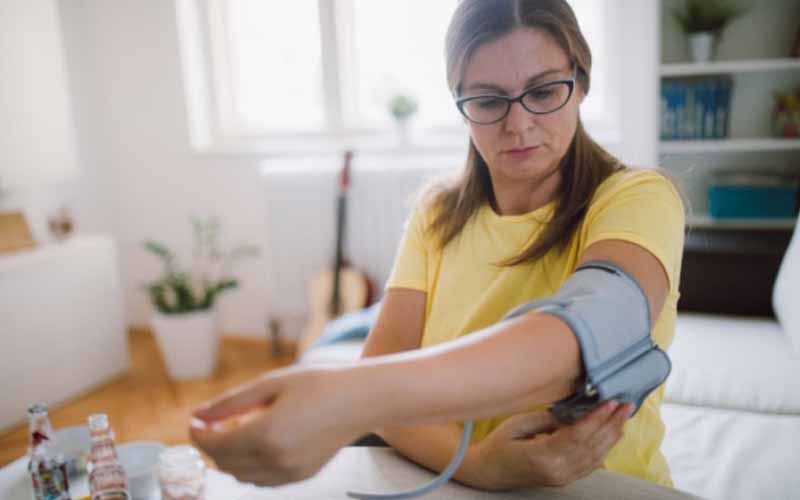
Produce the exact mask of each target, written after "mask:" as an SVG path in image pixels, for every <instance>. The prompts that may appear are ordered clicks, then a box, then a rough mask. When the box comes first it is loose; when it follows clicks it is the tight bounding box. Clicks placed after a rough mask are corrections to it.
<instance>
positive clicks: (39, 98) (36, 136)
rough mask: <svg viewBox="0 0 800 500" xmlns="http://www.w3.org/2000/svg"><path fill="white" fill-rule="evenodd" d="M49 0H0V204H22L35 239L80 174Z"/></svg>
mask: <svg viewBox="0 0 800 500" xmlns="http://www.w3.org/2000/svg"><path fill="white" fill-rule="evenodd" d="M62 40H63V38H62V33H61V26H60V22H59V17H58V9H57V5H56V2H55V0H4V1H3V2H0V75H1V76H0V188H2V190H3V191H4V194H0V198H2V200H0V208H3V209H9V210H21V211H23V212H24V213H25V214H26V216H27V218H28V222H29V225H31V226H32V229H33V231H34V237H35V238H36V239H37V240H39V241H43V240H47V232H46V229H45V225H44V221H45V218H46V215H48V214H49V213H52V212H53V211H54V210H55V208H56V207H57V204H58V199H57V198H56V197H54V196H53V192H57V191H58V190H59V189H63V188H64V186H66V185H69V184H70V183H74V182H75V180H76V177H77V175H78V164H77V158H76V157H77V148H76V142H75V124H74V121H73V110H72V103H71V100H70V95H69V86H68V80H67V74H66V61H65V57H64V47H63V43H62Z"/></svg>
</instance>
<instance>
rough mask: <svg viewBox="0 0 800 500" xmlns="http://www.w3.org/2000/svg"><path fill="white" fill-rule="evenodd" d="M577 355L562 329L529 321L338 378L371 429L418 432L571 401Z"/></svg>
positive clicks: (372, 363)
mask: <svg viewBox="0 0 800 500" xmlns="http://www.w3.org/2000/svg"><path fill="white" fill-rule="evenodd" d="M581 370H582V368H581V359H580V349H579V346H578V342H577V340H576V339H575V336H574V335H573V333H572V332H571V331H570V329H569V327H568V326H567V325H566V324H565V323H564V322H563V321H562V320H560V319H558V318H556V317H554V316H550V315H547V314H528V315H524V316H521V317H519V318H515V319H513V320H510V321H505V322H502V323H499V324H495V325H492V326H490V327H488V328H486V329H484V330H481V331H478V332H475V333H472V334H470V335H467V336H465V337H462V338H460V339H458V340H455V341H453V342H448V343H446V344H442V345H439V346H435V347H431V348H427V349H423V350H418V351H413V352H408V353H398V354H392V355H388V356H379V357H375V358H370V359H365V360H362V361H360V362H359V363H358V364H357V365H353V366H351V367H350V368H348V369H345V370H342V371H340V373H339V374H338V376H341V377H343V378H345V379H347V380H342V383H344V384H346V387H349V388H350V389H351V390H353V391H355V392H357V393H358V394H353V397H355V398H356V399H365V404H366V403H367V402H369V401H373V402H374V401H381V404H369V405H367V406H368V407H369V411H368V412H365V413H364V414H363V415H362V418H364V419H365V420H366V421H365V422H364V423H365V424H366V425H368V426H369V427H370V428H378V427H384V426H388V425H393V424H403V425H421V424H431V423H442V422H455V421H464V420H473V419H479V418H487V417H490V416H495V415H500V414H504V415H507V414H513V413H516V412H520V411H524V410H526V409H528V408H532V407H536V406H540V405H545V404H548V403H552V402H554V401H557V400H558V399H561V398H563V397H566V396H568V395H570V394H572V393H573V392H574V390H575V388H576V384H577V382H578V380H579V378H580V376H581Z"/></svg>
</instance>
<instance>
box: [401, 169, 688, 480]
mask: <svg viewBox="0 0 800 500" xmlns="http://www.w3.org/2000/svg"><path fill="white" fill-rule="evenodd" d="M554 207H555V203H554V202H553V203H549V204H548V205H545V206H543V207H540V208H538V209H537V210H534V211H533V212H529V213H526V214H523V215H512V216H499V215H497V214H496V213H495V212H494V210H493V209H492V208H491V207H490V206H489V205H488V204H485V205H484V206H483V207H481V208H480V209H479V210H478V211H477V212H476V213H475V214H474V215H473V216H472V217H471V218H470V220H469V221H468V222H467V224H466V225H465V226H464V228H463V230H462V231H461V232H460V233H459V234H458V235H457V236H456V237H455V238H453V240H451V241H450V242H449V243H448V244H447V246H445V248H444V249H438V248H437V244H436V240H435V239H434V236H433V235H432V234H431V233H430V232H427V231H425V228H426V226H427V224H428V223H429V222H430V215H431V214H428V213H425V212H424V210H422V209H420V208H419V207H417V209H415V210H414V211H413V212H412V214H411V216H410V217H409V220H408V222H407V224H406V229H405V232H404V235H403V238H402V241H401V244H400V248H399V250H398V253H397V256H396V258H395V262H394V267H393V269H392V273H391V276H390V278H389V280H388V282H387V285H386V288H387V289H389V288H410V289H414V290H420V291H423V292H425V293H426V294H427V300H426V302H427V303H426V309H425V329H424V333H423V337H422V347H427V346H431V345H435V344H439V343H441V342H447V341H449V340H453V339H456V338H458V337H459V336H461V335H465V334H468V333H470V332H475V331H477V330H480V329H482V328H484V327H486V326H489V325H491V324H493V323H495V322H497V321H498V320H500V319H501V318H502V317H503V316H504V315H505V314H506V313H507V312H508V311H509V310H511V309H512V308H514V307H516V306H518V305H520V304H523V303H526V302H530V301H532V300H537V299H542V298H546V297H549V296H551V295H553V294H554V293H555V292H556V291H557V290H558V289H559V288H560V286H561V284H562V283H563V282H564V281H565V280H566V279H567V277H568V276H569V275H570V274H572V272H573V271H574V270H575V267H576V264H577V262H578V260H579V257H580V255H581V253H582V252H583V251H584V250H585V249H586V248H587V247H588V246H589V245H591V244H592V243H595V242H597V241H600V240H609V239H614V240H625V241H629V242H632V243H635V244H637V245H639V246H641V247H643V248H645V249H647V250H648V251H649V252H650V253H652V254H653V255H654V256H655V257H656V258H658V260H659V261H660V262H661V264H662V265H663V266H664V269H666V271H667V274H668V277H669V281H670V290H669V294H668V296H667V299H666V302H665V304H664V308H663V310H662V311H661V314H660V315H659V317H658V319H657V320H656V323H655V325H654V327H653V331H652V336H653V339H654V340H655V342H656V343H657V344H658V345H659V346H660V347H661V348H662V349H664V350H665V351H666V350H667V349H668V348H669V346H670V344H671V343H672V338H673V336H674V333H675V316H676V310H677V303H678V297H679V293H678V281H679V278H680V267H681V257H682V254H683V236H684V223H685V220H684V218H685V214H684V209H683V204H682V202H681V198H680V196H679V194H678V192H677V191H676V190H675V188H674V186H673V185H672V183H671V182H670V181H668V180H667V179H666V178H665V177H663V176H662V175H661V174H658V173H657V172H655V171H652V170H641V169H631V170H625V171H621V172H617V173H615V174H613V175H611V176H610V177H609V178H608V179H606V180H605V182H603V183H602V184H601V185H600V186H599V187H598V189H597V191H596V192H595V195H594V196H593V198H592V200H591V203H590V205H589V208H588V211H587V213H586V216H585V217H584V219H583V221H582V222H581V224H580V226H579V227H578V229H577V231H576V232H575V234H574V236H573V238H572V240H571V241H570V243H569V245H568V247H567V248H566V251H564V252H562V253H559V252H558V251H555V250H554V251H551V252H549V253H548V254H547V255H545V256H544V257H542V258H541V259H538V260H537V261H535V262H532V263H530V262H529V263H525V264H521V265H517V266H514V267H503V266H498V265H496V264H497V263H499V262H502V261H504V260H505V259H508V258H510V257H512V256H516V255H518V254H519V253H520V251H521V250H523V249H524V248H526V247H527V246H528V245H529V244H530V243H531V242H532V241H533V238H535V237H537V236H538V235H539V234H540V232H541V230H542V228H543V227H544V224H546V222H547V221H548V220H549V219H550V218H551V217H552V215H553V210H554ZM663 396H664V386H663V385H662V386H661V387H659V388H658V389H657V390H655V391H653V392H652V393H651V394H650V396H649V397H648V398H647V399H646V400H645V402H644V404H643V405H642V408H641V409H640V410H639V412H638V413H637V414H636V416H635V417H634V418H632V419H630V420H629V421H628V422H627V423H626V424H625V427H624V436H623V438H622V439H621V440H620V441H619V442H618V443H617V444H616V445H615V446H614V447H613V448H612V449H611V451H610V452H609V454H608V456H607V458H606V460H605V462H604V464H603V466H604V468H606V469H608V470H610V471H615V472H619V473H623V474H628V475H631V476H635V477H639V478H642V479H646V480H650V481H652V482H655V483H658V484H662V485H665V486H672V481H671V479H670V473H669V467H668V466H667V462H666V460H665V459H664V456H663V455H662V454H661V452H660V451H659V446H660V444H661V441H662V439H663V436H664V425H663V423H662V421H661V417H660V413H659V408H660V404H661V400H662V398H663ZM506 418H508V416H502V417H495V418H491V419H486V420H480V421H477V422H475V430H474V432H473V442H474V441H479V440H481V439H483V438H484V437H486V435H488V434H489V433H490V432H491V431H492V430H493V429H494V428H496V427H497V426H498V425H500V423H502V422H503V421H504V420H505V419H506Z"/></svg>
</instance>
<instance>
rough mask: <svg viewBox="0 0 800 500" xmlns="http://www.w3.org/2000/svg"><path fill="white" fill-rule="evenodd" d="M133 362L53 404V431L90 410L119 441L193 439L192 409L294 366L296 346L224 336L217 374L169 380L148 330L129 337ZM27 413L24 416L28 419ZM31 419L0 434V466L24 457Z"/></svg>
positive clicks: (83, 419)
mask: <svg viewBox="0 0 800 500" xmlns="http://www.w3.org/2000/svg"><path fill="white" fill-rule="evenodd" d="M128 341H129V348H130V351H129V352H130V356H131V358H130V359H131V364H130V370H129V372H128V374H127V375H125V376H123V377H121V378H119V379H117V380H115V381H112V382H110V383H109V384H107V385H105V386H103V387H100V388H98V389H97V390H94V391H92V392H90V393H88V394H86V395H85V396H83V397H79V398H77V399H75V400H73V401H70V402H68V403H66V404H63V405H60V406H58V407H55V408H51V411H50V421H51V422H52V424H53V427H54V428H55V429H58V428H61V427H67V426H72V425H85V424H86V419H87V417H88V416H89V415H90V414H92V413H97V412H103V413H107V414H108V416H109V419H110V421H111V426H112V428H113V429H114V432H115V434H116V436H117V442H119V443H123V442H126V441H134V440H154V441H160V442H162V443H164V444H167V445H172V444H179V443H187V442H189V432H188V421H189V420H188V419H189V415H190V413H191V411H192V409H193V408H194V407H195V406H196V405H198V404H199V403H201V402H202V401H205V400H207V399H209V398H212V397H214V396H216V395H218V394H220V393H221V392H223V391H225V390H226V389H228V388H230V387H233V386H235V385H238V384H240V383H242V382H245V381H247V380H249V379H251V378H253V377H256V376H258V375H259V374H261V373H264V372H265V371H268V370H270V369H273V368H276V367H280V366H285V365H287V364H290V363H291V362H292V361H293V359H294V355H293V349H292V346H284V348H283V349H282V351H283V352H285V353H286V354H285V355H283V356H281V357H279V358H277V359H276V358H273V357H272V355H271V349H270V346H269V344H268V342H267V341H266V340H258V339H247V338H235V337H224V338H223V340H222V344H221V346H220V353H219V363H218V366H217V371H216V373H215V374H214V376H213V377H212V378H211V379H209V380H206V381H198V382H195V381H192V382H171V381H170V380H169V378H168V377H167V373H166V369H165V368H164V364H163V362H162V359H161V355H160V353H159V351H158V346H157V345H156V343H155V340H154V339H153V336H152V335H151V334H150V332H149V331H146V330H136V331H131V332H130V333H129V335H128ZM25 419H26V417H25V415H20V420H21V421H24V420H25ZM27 430H28V429H27V423H23V424H22V425H19V426H17V427H16V428H13V429H11V430H9V431H6V432H5V433H3V434H0V467H2V466H3V465H6V464H8V463H10V462H12V461H14V460H16V459H17V458H19V457H21V456H22V455H24V454H25V453H26V451H27V447H28V435H27Z"/></svg>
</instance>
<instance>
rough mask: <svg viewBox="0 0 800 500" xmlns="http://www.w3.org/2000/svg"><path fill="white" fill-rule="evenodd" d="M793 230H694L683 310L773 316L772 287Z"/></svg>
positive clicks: (684, 279)
mask: <svg viewBox="0 0 800 500" xmlns="http://www.w3.org/2000/svg"><path fill="white" fill-rule="evenodd" d="M791 238H792V230H791V229H721V228H690V229H689V232H688V234H687V235H686V243H685V246H684V254H683V266H682V268H681V283H680V292H681V298H680V301H679V302H678V310H679V311H696V312H705V313H719V314H734V315H738V316H774V312H773V310H772V286H773V284H774V282H775V277H776V276H777V274H778V269H779V268H780V265H781V260H782V259H783V254H784V253H785V252H786V248H787V247H788V245H789V241H790V240H791Z"/></svg>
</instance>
